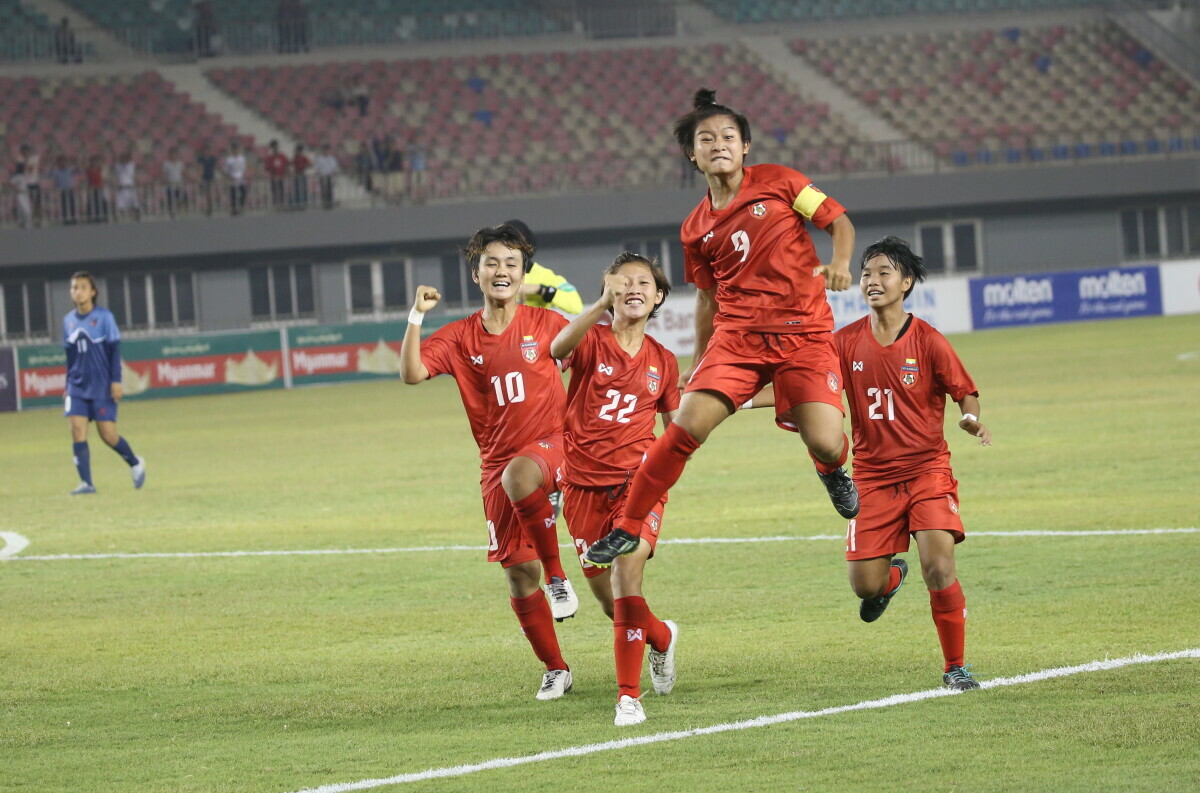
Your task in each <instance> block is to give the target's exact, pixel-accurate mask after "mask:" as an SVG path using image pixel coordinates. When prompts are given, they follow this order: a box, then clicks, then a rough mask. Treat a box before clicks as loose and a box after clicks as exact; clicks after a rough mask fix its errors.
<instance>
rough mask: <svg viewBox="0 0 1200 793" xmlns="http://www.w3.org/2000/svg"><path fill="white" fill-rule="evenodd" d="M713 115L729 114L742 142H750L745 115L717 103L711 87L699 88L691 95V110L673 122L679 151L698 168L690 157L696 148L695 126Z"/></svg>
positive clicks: (748, 123) (748, 124)
mask: <svg viewBox="0 0 1200 793" xmlns="http://www.w3.org/2000/svg"><path fill="white" fill-rule="evenodd" d="M713 116H729V117H730V118H732V119H733V121H734V123H735V124H737V128H738V133H739V134H740V135H741V136H742V142H743V143H749V142H750V122H749V121H747V120H746V117H745V116H743V115H742V114H741V113H739V112H737V111H736V110H734V109H732V108H729V107H726V106H725V105H718V104H717V92H716V91H714V90H712V89H711V88H701V89H700V90H699V91H697V92H696V93H695V94H694V95H693V96H692V112H690V113H688V114H687V115H685V116H680V117H679V119H678V120H677V121H676V122H675V130H674V132H675V140H676V142H677V143H678V144H679V149H680V151H682V152H683V156H684V157H686V158H687V159H688V161H689V162H691V163H692V167H694V168H698V166H697V165H696V161H695V160H694V159H692V156H691V155H692V152H693V151H695V148H696V141H695V138H696V127H698V126H699V125H700V122H701V121H705V120H707V119H710V118H712V117H713Z"/></svg>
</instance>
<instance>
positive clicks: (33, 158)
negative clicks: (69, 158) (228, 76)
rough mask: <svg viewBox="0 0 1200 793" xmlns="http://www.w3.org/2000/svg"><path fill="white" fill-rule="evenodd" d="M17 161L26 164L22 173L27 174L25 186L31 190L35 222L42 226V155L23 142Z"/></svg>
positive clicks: (31, 203) (30, 197) (30, 199)
mask: <svg viewBox="0 0 1200 793" xmlns="http://www.w3.org/2000/svg"><path fill="white" fill-rule="evenodd" d="M17 162H18V163H20V164H21V165H24V166H25V168H24V169H23V170H22V173H23V174H24V175H25V187H26V189H28V190H29V204H30V207H31V209H32V210H33V223H34V225H38V226H40V225H41V223H42V182H41V173H42V156H41V155H40V154H38V152H37V149H35V148H33V146H31V145H30V144H28V143H22V144H21V148H20V154H19V156H18V157H17Z"/></svg>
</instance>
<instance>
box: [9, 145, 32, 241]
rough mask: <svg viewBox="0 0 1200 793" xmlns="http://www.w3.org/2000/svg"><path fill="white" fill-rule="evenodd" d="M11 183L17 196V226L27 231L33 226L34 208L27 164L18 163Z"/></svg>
mask: <svg viewBox="0 0 1200 793" xmlns="http://www.w3.org/2000/svg"><path fill="white" fill-rule="evenodd" d="M10 181H11V183H12V186H13V190H14V191H15V192H16V194H17V225H18V226H20V227H21V228H23V229H27V228H29V227H30V226H32V225H33V206H32V205H31V203H30V199H29V175H28V174H27V173H26V171H25V163H23V162H19V163H17V167H16V169H15V170H14V171H13V175H12V179H11V180H10Z"/></svg>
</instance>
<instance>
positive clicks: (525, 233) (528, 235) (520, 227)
mask: <svg viewBox="0 0 1200 793" xmlns="http://www.w3.org/2000/svg"><path fill="white" fill-rule="evenodd" d="M503 225H505V226H512V227H513V228H514V229H516V230H517V231H519V232H521V236H522V237H524V238H525V241H526V242H528V243H529V247H530V248H532V249H533V250H531V251H530V252H529V255H530V256H532V255H533V254H535V253H537V237H535V236H533V229H531V228H529V226H527V225H526V224H525V221H523V220H506V221H504V223H503Z"/></svg>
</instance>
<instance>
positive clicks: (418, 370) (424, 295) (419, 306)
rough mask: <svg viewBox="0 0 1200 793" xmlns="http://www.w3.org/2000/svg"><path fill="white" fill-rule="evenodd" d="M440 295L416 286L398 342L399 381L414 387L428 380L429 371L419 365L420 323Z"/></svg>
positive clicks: (421, 364)
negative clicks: (414, 296)
mask: <svg viewBox="0 0 1200 793" xmlns="http://www.w3.org/2000/svg"><path fill="white" fill-rule="evenodd" d="M441 299H442V295H441V293H440V292H438V290H436V289H434V288H433V287H432V286H418V287H417V297H416V299H415V300H414V301H413V307H412V311H410V312H408V329H407V330H405V331H404V341H402V342H400V379H401V380H403V381H404V382H405V383H407V384H408V385H416V384H417V383H421V382H424V381H425V380H428V379H429V370H428V369H426V368H425V364H423V363H421V322H422V321H423V320H424V318H425V312H426V311H428V310H429V309H431V308H433V307H434V306H436V305H437V304H438V301H439V300H441Z"/></svg>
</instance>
